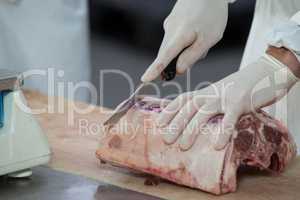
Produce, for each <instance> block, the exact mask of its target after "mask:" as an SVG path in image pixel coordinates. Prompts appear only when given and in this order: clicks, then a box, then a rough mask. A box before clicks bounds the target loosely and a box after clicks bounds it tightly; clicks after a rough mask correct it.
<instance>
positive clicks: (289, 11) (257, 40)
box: [241, 0, 300, 153]
mask: <svg viewBox="0 0 300 200" xmlns="http://www.w3.org/2000/svg"><path fill="white" fill-rule="evenodd" d="M299 11H300V1H299V0H257V2H256V8H255V14H254V19H253V23H252V28H251V32H250V35H249V38H248V42H247V46H246V49H245V52H244V56H243V60H242V64H241V68H243V67H246V66H247V65H248V64H250V63H252V62H255V61H256V60H257V59H258V58H259V57H260V56H262V55H263V54H264V52H265V50H266V49H267V46H268V40H269V39H268V33H269V32H271V31H272V29H273V28H274V27H276V26H278V25H280V24H282V23H286V21H287V20H289V19H290V18H291V17H292V16H293V15H295V14H296V13H297V12H299ZM299 23H300V22H299ZM299 41H300V40H297V41H295V42H299ZM297 45H298V46H300V44H297ZM268 112H270V114H271V115H273V116H275V117H276V118H278V119H280V120H281V121H282V122H283V123H284V124H286V126H287V127H288V128H289V130H290V132H291V133H292V134H293V136H294V138H295V140H296V143H297V145H298V153H300V83H297V84H296V85H295V86H294V87H293V88H292V90H291V91H290V92H289V94H288V95H287V97H286V98H284V99H283V100H281V101H280V102H278V103H276V104H274V105H273V106H271V107H270V108H268Z"/></svg>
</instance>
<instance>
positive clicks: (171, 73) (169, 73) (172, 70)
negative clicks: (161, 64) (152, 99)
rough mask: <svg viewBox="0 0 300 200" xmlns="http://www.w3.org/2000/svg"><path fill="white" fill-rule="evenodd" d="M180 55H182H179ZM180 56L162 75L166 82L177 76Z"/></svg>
mask: <svg viewBox="0 0 300 200" xmlns="http://www.w3.org/2000/svg"><path fill="white" fill-rule="evenodd" d="M179 55H180V54H179ZM179 55H178V56H176V57H175V58H174V59H173V60H172V61H171V62H170V64H169V65H168V66H167V67H166V68H165V69H164V71H163V72H162V73H161V79H162V80H164V81H171V80H173V79H174V78H175V76H176V65H177V60H178V58H179Z"/></svg>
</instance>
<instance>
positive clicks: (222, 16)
mask: <svg viewBox="0 0 300 200" xmlns="http://www.w3.org/2000/svg"><path fill="white" fill-rule="evenodd" d="M229 1H230V0H178V1H177V3H176V5H175V6H174V8H173V11H172V12H171V14H170V15H169V16H168V17H167V18H166V20H165V22H164V30H165V35H164V39H163V41H162V44H161V47H160V49H159V52H158V55H157V57H156V59H155V60H154V62H153V63H152V64H151V65H150V67H149V68H148V69H147V71H146V72H145V73H144V75H143V76H142V78H141V80H142V81H143V82H149V81H152V80H154V79H155V78H157V77H158V76H159V75H160V73H161V72H162V71H163V70H164V69H165V68H166V67H167V66H168V64H169V63H170V62H171V61H172V60H173V59H174V58H175V57H176V56H177V55H178V54H179V53H180V56H179V58H178V62H177V73H178V74H181V73H184V72H185V71H186V70H187V69H188V68H189V67H190V66H192V65H193V64H194V63H195V62H196V61H197V60H199V59H200V58H203V57H205V56H206V54H207V52H208V50H209V49H210V48H211V47H212V46H214V45H215V44H216V43H217V42H218V41H219V40H220V39H221V38H222V36H223V33H224V30H225V27H226V24H227V18H228V2H229Z"/></svg>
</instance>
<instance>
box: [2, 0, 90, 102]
mask: <svg viewBox="0 0 300 200" xmlns="http://www.w3.org/2000/svg"><path fill="white" fill-rule="evenodd" d="M87 30H88V27H87V1H86V0H1V1H0V68H8V69H13V70H18V71H27V70H29V69H42V70H46V71H47V68H49V67H50V68H55V77H56V81H64V82H65V85H67V81H72V82H74V83H76V82H79V81H90V76H91V75H90V70H91V69H90V61H89V51H88V49H89V48H88V31H87ZM58 70H63V71H64V74H63V77H59V76H57V72H58ZM60 75H62V74H60ZM25 86H26V87H30V88H33V89H37V90H40V91H42V92H44V93H46V92H47V78H45V77H43V76H35V77H30V78H28V80H25ZM56 86H57V85H56V83H55V86H54V87H56ZM56 90H57V88H55V92H57V91H56ZM55 94H56V93H55ZM65 94H67V92H65ZM87 94H88V93H87V91H83V90H80V91H78V94H77V98H76V99H78V100H84V101H86V100H88V95H87Z"/></svg>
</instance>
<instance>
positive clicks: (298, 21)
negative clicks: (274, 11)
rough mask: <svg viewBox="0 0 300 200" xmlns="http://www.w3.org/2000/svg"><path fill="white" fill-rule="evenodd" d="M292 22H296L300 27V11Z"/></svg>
mask: <svg viewBox="0 0 300 200" xmlns="http://www.w3.org/2000/svg"><path fill="white" fill-rule="evenodd" d="M291 20H292V21H293V22H296V23H297V24H298V25H300V11H299V12H297V13H296V14H295V15H294V16H293V17H292V18H291Z"/></svg>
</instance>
